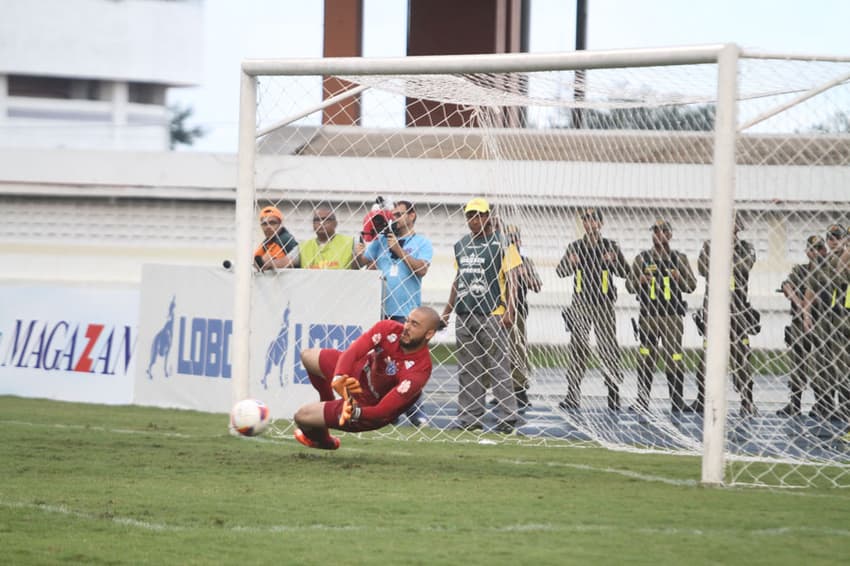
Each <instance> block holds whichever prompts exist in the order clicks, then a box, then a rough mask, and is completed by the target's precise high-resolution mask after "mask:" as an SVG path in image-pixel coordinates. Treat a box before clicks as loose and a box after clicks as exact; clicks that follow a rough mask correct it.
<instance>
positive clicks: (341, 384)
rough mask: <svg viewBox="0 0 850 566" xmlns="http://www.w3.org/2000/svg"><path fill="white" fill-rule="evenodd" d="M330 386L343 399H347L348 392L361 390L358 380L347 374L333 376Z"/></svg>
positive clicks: (352, 392) (355, 392) (353, 392)
mask: <svg viewBox="0 0 850 566" xmlns="http://www.w3.org/2000/svg"><path fill="white" fill-rule="evenodd" d="M331 387H333V388H334V391H336V392H337V394H339V396H340V397H342V398H343V399H348V396H349V394H357V393H360V392H361V391H363V388H362V387H360V382H359V381H357V380H356V379H354V378H353V377H349V376H347V375H338V376H336V377H334V380H333V381H332V382H331Z"/></svg>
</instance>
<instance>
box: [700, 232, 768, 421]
mask: <svg viewBox="0 0 850 566" xmlns="http://www.w3.org/2000/svg"><path fill="white" fill-rule="evenodd" d="M736 228H741V226H740V224H739V223H738V221H737V220H736ZM733 245H734V249H733V251H732V277H731V279H730V282H729V286H730V290H731V300H730V311H731V312H730V328H729V340H730V347H729V365H730V368H729V369H730V370H731V373H732V383H733V384H734V386H735V390H736V391H737V392H738V394H739V395H740V396H741V414H749V415H752V414H754V413H755V404H754V402H753V372H752V368H751V367H750V335H753V334H757V333H758V329H757V328H756V326H757V322H756V320H755V315H754V312H755V311H754V310H753V309H752V307H751V306H750V302H749V298H748V296H747V295H748V288H749V280H750V270H752V268H753V265H754V264H755V262H756V252H755V248H754V247H753V245H752V244H751V243H750V242H746V241H744V240H739V239H737V237H736V238H735V241H734V244H733ZM710 255H711V245H710V243H709V242H705V243H704V244H703V246H702V250H701V251H700V254H699V260H698V266H697V267H698V271H699V274H700V275H702V276H703V277H705V279H706V292H705V302H704V305H703V308H704V309H705V312H707V310H708V285H709V284H710V282H709V281H708V272H709V268H708V263H709V256H710ZM696 380H697V398H696V400H695V401H694V403H693V405H691V406H690V407H689V408H688V409H689V410H692V411H696V412H699V413H702V412H703V407H704V404H705V352H703V356H702V359H701V360H700V364H699V367H698V368H697V374H696Z"/></svg>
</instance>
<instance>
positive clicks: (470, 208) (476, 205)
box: [463, 197, 490, 214]
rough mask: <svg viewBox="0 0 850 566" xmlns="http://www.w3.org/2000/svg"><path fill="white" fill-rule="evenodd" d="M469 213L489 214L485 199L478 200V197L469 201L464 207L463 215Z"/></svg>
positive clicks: (488, 206) (488, 205) (488, 204)
mask: <svg viewBox="0 0 850 566" xmlns="http://www.w3.org/2000/svg"><path fill="white" fill-rule="evenodd" d="M469 212H480V213H483V214H489V213H490V203H488V202H487V201H486V200H485V199H483V198H480V197H479V198H474V199H472V200H471V201H469V202H468V203H466V207H465V208H464V209H463V213H464V214H466V213H469Z"/></svg>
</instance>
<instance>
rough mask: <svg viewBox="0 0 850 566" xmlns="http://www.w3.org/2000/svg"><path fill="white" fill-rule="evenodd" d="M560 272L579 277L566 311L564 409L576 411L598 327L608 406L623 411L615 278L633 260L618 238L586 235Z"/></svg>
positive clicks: (593, 214)
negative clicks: (592, 337)
mask: <svg viewBox="0 0 850 566" xmlns="http://www.w3.org/2000/svg"><path fill="white" fill-rule="evenodd" d="M582 216H583V219H584V220H585V221H589V220H596V221H598V222H599V223H600V224H601V222H602V214H601V213H600V212H599V211H597V210H595V209H588V210H586V211H584V213H583V215H582ZM572 256H575V257H576V258H577V260H578V261H577V263H575V264H574V263H573V261H571V259H570V258H571V257H572ZM556 273H557V274H558V276H559V277H569V276H573V278H574V283H573V292H574V294H573V302H572V304H571V305H570V307H569V308H568V309H567V311H566V312H567V316H566V318H567V321H568V322H567V325H568V327H569V329H570V330H571V332H572V339H571V340H570V343H569V345H568V346H567V364H568V365H567V395H566V397H565V399H564V400H563V401H562V402H561V407H562V408H565V409H577V408H578V406H579V397H580V390H581V380H582V378H583V377H584V374H585V371H586V370H587V359H588V357H589V356H590V345H589V343H588V339H589V337H590V330H591V328H593V329H594V331H595V333H596V342H597V343H598V344H599V354H600V357H601V358H602V364H603V366H604V367H605V370H606V371H605V385H606V386H607V387H608V408H609V409H611V410H618V409H619V408H620V384H621V383H622V382H623V372H622V368H621V360H620V345H619V344H618V343H617V327H616V318H615V315H614V303H615V302H616V300H617V288H616V287H615V286H614V281H613V278H614V276H617V277H623V278H625V277H628V275H629V264H628V262H627V261H626V258H625V257H624V256H623V252H622V251H621V250H620V246H619V245H617V242H615V241H614V240H609V239H607V238H602V237H601V236H599V237H598V238H596V239H591V238H590V237H588V235H585V236H584V237H583V238H581V239H579V240H576V241H574V242H572V243H570V245H569V246H567V250H566V252H565V253H564V256H563V257H562V258H561V261H560V262H559V263H558V267H557V269H556Z"/></svg>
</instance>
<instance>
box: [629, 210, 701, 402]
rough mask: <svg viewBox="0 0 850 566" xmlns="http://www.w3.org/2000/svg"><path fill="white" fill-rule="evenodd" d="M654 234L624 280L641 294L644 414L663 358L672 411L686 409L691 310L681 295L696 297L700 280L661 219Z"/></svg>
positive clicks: (640, 366)
mask: <svg viewBox="0 0 850 566" xmlns="http://www.w3.org/2000/svg"><path fill="white" fill-rule="evenodd" d="M651 230H652V248H651V249H648V250H646V251H643V252H641V253H639V254H638V255H637V257H635V260H634V262H633V263H632V270H631V274H630V276H629V279H628V280H627V282H626V283H627V284H626V287H627V288H628V289H629V291H630V292H632V293H636V294H637V299H638V303H639V304H640V317H639V321H638V340H639V342H640V344H639V350H638V353H639V354H640V357H639V359H638V382H637V384H638V395H637V402H636V404H635V406H634V408H635V409H637V410H639V411H643V412H646V411H648V410H649V399H650V394H651V390H652V374H653V373H654V371H655V365H656V363H657V360H658V358H659V354H660V358H661V360H663V361H664V373H665V374H666V376H667V388H668V390H669V393H670V408H671V411H672V412H674V413H679V412H681V411H682V410H683V409H684V401H683V399H682V393H683V389H684V382H685V370H684V367H683V365H684V354H683V352H682V335H683V333H684V321H683V319H684V316H685V314H686V312H687V305H686V304H685V300H684V298H683V297H682V294H683V293H693V291H694V289H696V284H697V282H696V277H694V273H693V271H692V270H691V265H690V263H689V262H688V258H687V256H686V255H685V254H683V253H681V252H677V251H675V250H672V249H671V248H670V240H671V238H672V237H673V230H672V228H671V227H670V224H669V223H668V222H667V221H666V220H657V221H656V222H655V223H654V224H653V225H652V226H651ZM659 343H660V346H659Z"/></svg>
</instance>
